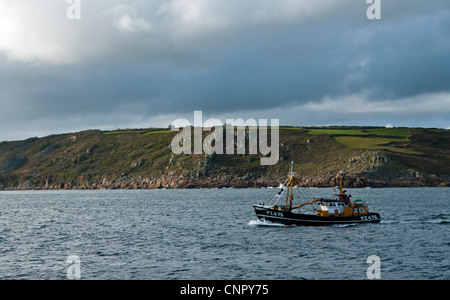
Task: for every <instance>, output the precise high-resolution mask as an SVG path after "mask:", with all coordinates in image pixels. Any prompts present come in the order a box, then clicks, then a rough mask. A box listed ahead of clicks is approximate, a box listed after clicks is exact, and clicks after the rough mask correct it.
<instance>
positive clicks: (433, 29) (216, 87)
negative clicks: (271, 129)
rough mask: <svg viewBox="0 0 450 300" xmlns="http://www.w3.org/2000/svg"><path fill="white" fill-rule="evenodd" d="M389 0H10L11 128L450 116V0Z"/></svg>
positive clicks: (428, 122) (442, 123)
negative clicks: (373, 11) (197, 116)
mask: <svg viewBox="0 0 450 300" xmlns="http://www.w3.org/2000/svg"><path fill="white" fill-rule="evenodd" d="M371 1H372V0H369V2H371ZM373 1H375V0H373ZM77 2H79V10H78V6H73V5H75V4H76V3H77ZM380 3H381V6H380V10H379V15H380V19H373V20H371V19H369V18H368V16H367V11H368V9H370V8H371V5H372V4H370V3H369V4H368V3H367V1H366V0H315V1H311V0H264V1H262V0H227V1H224V0H135V1H121V0H114V1H112V0H89V1H87V0H69V1H67V0H0V107H1V109H0V141H4V140H18V139H26V138H29V137H35V136H39V137H40V136H46V135H50V134H57V133H66V132H75V131H80V130H87V129H101V130H115V129H118V128H122V129H125V128H147V127H167V126H169V125H170V124H171V123H172V122H173V121H174V120H176V119H178V118H187V119H189V120H193V116H194V111H199V110H200V111H202V112H203V117H204V119H207V118H218V119H220V120H223V122H225V120H226V118H233V119H238V118H243V119H249V118H253V119H260V118H262V119H279V120H280V125H295V126H317V125H342V126H345V125H358V126H394V127H437V128H450V1H448V0H427V1H422V0H420V1H419V0H415V1H411V0H389V1H388V0H380ZM68 15H69V16H71V17H70V18H69V17H68ZM73 16H76V17H78V16H79V17H80V18H79V19H78V18H75V19H73Z"/></svg>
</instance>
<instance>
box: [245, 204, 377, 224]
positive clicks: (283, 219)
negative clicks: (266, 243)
mask: <svg viewBox="0 0 450 300" xmlns="http://www.w3.org/2000/svg"><path fill="white" fill-rule="evenodd" d="M253 208H254V209H255V212H256V216H257V217H258V219H260V220H267V221H270V222H272V223H281V224H284V225H298V226H326V225H336V224H356V223H379V222H380V221H381V217H380V215H379V214H377V213H368V214H365V215H359V216H352V217H334V216H330V217H319V216H317V215H307V214H298V213H292V212H287V211H280V210H275V209H272V208H268V207H265V206H262V205H253Z"/></svg>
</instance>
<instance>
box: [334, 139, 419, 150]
mask: <svg viewBox="0 0 450 300" xmlns="http://www.w3.org/2000/svg"><path fill="white" fill-rule="evenodd" d="M334 140H335V141H336V142H338V143H340V144H342V145H344V146H345V147H347V148H350V149H384V150H389V151H393V152H400V153H405V154H421V152H419V151H416V150H413V149H410V148H403V147H395V146H390V145H389V144H390V143H393V142H408V139H406V138H383V137H357V136H336V137H334Z"/></svg>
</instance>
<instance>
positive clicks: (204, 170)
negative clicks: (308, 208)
mask: <svg viewBox="0 0 450 300" xmlns="http://www.w3.org/2000/svg"><path fill="white" fill-rule="evenodd" d="M175 134H176V133H174V132H171V131H168V130H166V129H165V130H163V129H139V130H118V131H112V132H101V131H98V130H91V131H84V132H78V133H72V134H63V135H54V136H49V137H44V138H31V139H28V140H25V141H17V142H2V143H0V189H4V190H14V189H23V190H26V189H160V188H221V187H234V188H247V187H268V186H270V187H277V186H279V185H280V183H282V182H283V181H284V180H285V178H286V175H287V172H288V169H289V163H290V161H294V162H295V172H296V173H297V174H298V175H299V176H300V177H301V181H300V183H299V185H300V186H313V187H334V186H336V185H337V184H338V181H337V177H336V174H337V173H338V172H339V171H344V172H346V173H347V175H346V177H345V185H346V186H348V187H416V186H450V150H448V149H450V132H449V130H439V129H419V128H415V129H414V128H401V129H399V128H393V129H385V128H375V127H326V128H300V127H282V128H280V160H279V162H278V163H277V164H276V165H274V166H261V164H260V158H261V155H249V154H239V155H238V154H234V155H205V154H202V155H174V154H173V153H172V151H171V149H170V143H171V140H172V138H173V137H174V136H175ZM246 142H247V143H248V140H246ZM246 153H248V151H247V152H246Z"/></svg>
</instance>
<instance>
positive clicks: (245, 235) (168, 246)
mask: <svg viewBox="0 0 450 300" xmlns="http://www.w3.org/2000/svg"><path fill="white" fill-rule="evenodd" d="M303 191H304V192H306V194H308V195H311V196H312V197H331V195H332V193H333V189H320V188H309V189H303ZM277 192H278V190H277V189H275V188H258V189H199V190H94V191H93V190H89V191H72V190H71V191H2V192H0V279H2V280H6V279H30V280H35V279H39V280H41V279H42V280H55V279H56V280H59V279H61V280H65V279H82V280H83V279H86V280H91V279H94V280H97V279H98V280H112V279H117V280H128V279H130V280H131V279H137V280H300V279H316V280H322V279H326V280H340V279H345V280H347V279H348V280H365V279H373V276H374V275H375V276H377V277H375V279H381V280H383V279H386V280H400V279H406V280H409V279H411V280H413V279H415V280H416V279H424V280H433V279H444V280H448V279H450V260H449V259H450V254H449V253H450V251H449V250H450V235H449V234H450V230H449V229H450V188H386V189H384V188H383V189H352V190H351V191H350V193H351V194H352V196H353V198H352V199H364V201H365V202H366V203H367V204H368V205H369V210H370V211H371V212H378V213H380V215H381V218H382V221H381V223H379V224H349V225H332V226H325V227H300V226H284V225H277V224H273V223H269V222H263V221H259V220H257V218H256V215H255V213H254V211H253V209H252V204H253V203H260V202H264V201H266V200H268V199H270V198H271V197H272V196H273V195H274V194H275V193H277ZM305 200H306V199H305Z"/></svg>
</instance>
